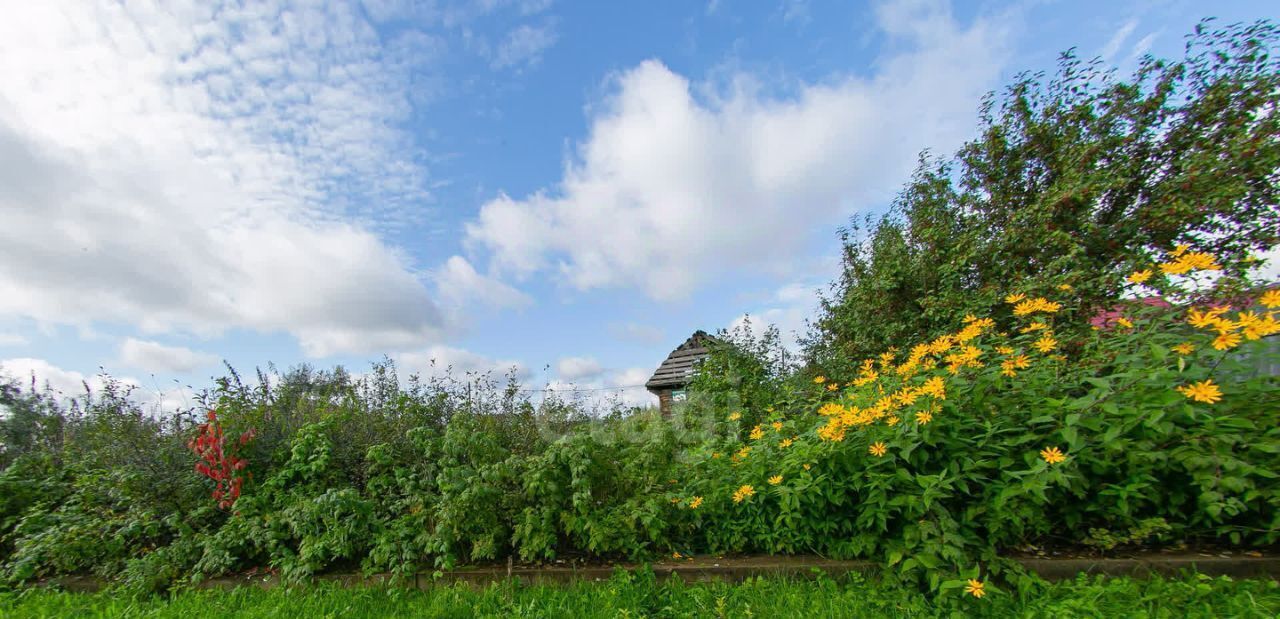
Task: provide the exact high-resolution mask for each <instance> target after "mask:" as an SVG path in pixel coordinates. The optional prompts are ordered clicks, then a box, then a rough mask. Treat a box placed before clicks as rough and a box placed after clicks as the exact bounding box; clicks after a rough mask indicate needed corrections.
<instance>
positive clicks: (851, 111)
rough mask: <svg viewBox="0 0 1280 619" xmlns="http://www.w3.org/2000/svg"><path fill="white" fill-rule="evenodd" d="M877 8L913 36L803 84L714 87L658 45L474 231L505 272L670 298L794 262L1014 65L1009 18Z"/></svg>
mask: <svg viewBox="0 0 1280 619" xmlns="http://www.w3.org/2000/svg"><path fill="white" fill-rule="evenodd" d="M877 16H878V20H879V25H880V28H881V29H882V30H883V31H884V33H885V34H886V35H887V36H888V37H889V39H890V40H891V43H892V45H890V46H889V47H890V48H893V49H898V50H902V51H898V52H896V53H894V54H892V55H889V56H885V57H882V58H879V59H878V60H877V62H876V63H875V68H876V72H875V74H874V75H871V76H858V75H849V76H846V77H844V78H841V79H837V80H832V81H830V82H826V83H819V84H810V85H807V86H803V87H801V88H799V89H798V91H797V92H796V93H795V95H794V96H790V97H781V98H778V97H771V96H769V95H767V94H765V93H764V92H762V91H761V89H760V88H759V87H758V86H757V85H756V83H755V81H754V80H753V79H752V78H751V76H749V75H739V76H737V77H738V79H736V80H734V82H733V86H732V87H731V88H729V89H728V90H727V91H724V92H716V91H712V94H711V96H709V97H705V98H706V99H707V100H706V101H703V100H700V99H699V98H698V97H696V96H695V92H702V91H703V90H706V89H707V87H706V86H705V85H701V84H692V83H691V82H690V80H689V79H688V78H686V77H684V76H681V75H678V74H676V73H674V72H673V71H672V70H671V69H669V68H668V67H667V66H665V65H664V64H662V63H661V62H658V61H656V60H650V61H647V62H644V63H642V64H640V65H639V66H637V67H635V68H633V69H631V70H629V71H626V72H625V73H623V74H621V75H619V76H617V78H616V80H614V85H615V89H614V94H613V95H612V96H611V97H610V98H609V99H608V100H607V101H605V102H604V104H603V105H602V106H599V108H598V112H597V113H595V114H594V116H593V119H592V122H591V127H590V131H589V136H588V138H587V139H586V141H585V142H583V143H581V144H579V145H578V147H577V152H576V155H575V156H574V157H573V158H572V159H571V160H570V161H568V162H566V164H565V169H564V174H563V178H562V179H561V180H560V182H559V183H558V185H557V186H556V187H555V188H554V190H546V191H539V192H537V193H535V194H533V195H530V196H527V197H524V198H522V199H514V198H512V197H510V196H507V195H505V194H503V195H500V196H498V197H497V198H495V199H493V200H491V201H490V202H488V203H486V204H485V205H484V206H483V207H482V208H481V211H480V213H479V216H478V218H477V219H476V220H475V221H473V222H471V223H469V224H468V225H467V239H468V242H469V244H470V246H472V247H484V248H487V249H488V250H489V251H490V253H491V260H492V262H493V265H495V266H496V267H497V268H498V270H499V271H500V272H502V273H506V274H514V275H516V276H521V277H523V276H528V275H530V274H531V273H533V272H535V271H539V270H552V269H553V270H555V271H556V272H558V274H559V275H560V277H561V279H562V280H563V281H564V282H565V283H567V284H568V285H570V286H572V287H575V288H578V289H592V288H600V287H613V286H636V287H640V288H642V289H643V290H645V291H646V292H647V293H648V294H649V295H650V296H651V297H653V298H656V299H674V298H682V297H685V296H687V295H688V294H689V293H690V292H691V291H692V290H693V289H694V288H695V287H696V286H697V285H698V284H699V283H701V282H704V281H706V280H707V279H709V278H711V277H714V276H715V275H717V274H719V273H722V272H724V271H725V270H727V269H730V268H732V269H737V270H744V271H759V270H769V271H773V272H775V273H779V274H786V273H789V272H790V271H791V270H792V269H793V268H794V264H793V263H792V262H791V260H792V258H793V257H794V256H796V255H797V254H798V253H799V251H800V250H801V249H802V246H803V244H804V243H805V242H806V241H807V240H808V239H809V238H810V234H811V233H812V232H813V230H814V229H815V226H818V225H831V224H834V223H836V222H837V221H839V220H840V219H842V218H844V217H846V216H848V215H849V213H850V212H851V211H852V210H855V209H856V208H861V207H866V206H871V205H875V204H878V203H880V202H882V201H883V200H885V199H887V198H888V197H890V196H891V195H892V191H893V190H894V188H896V187H898V186H900V185H901V183H902V182H903V181H904V180H905V179H906V178H907V176H908V174H909V173H910V171H911V169H912V167H913V166H914V164H915V161H916V155H917V153H918V151H919V150H920V149H921V148H924V147H933V148H937V149H942V150H946V149H950V148H952V147H953V146H955V145H957V144H958V143H959V142H960V141H961V140H962V139H963V138H964V137H966V136H967V135H968V134H969V133H970V131H971V127H972V126H973V122H974V120H973V119H974V116H975V112H976V109H977V105H978V102H979V100H980V98H981V96H982V95H983V94H984V93H985V92H986V91H987V90H989V89H990V88H991V87H993V86H994V85H995V84H996V81H997V79H998V77H999V73H1000V69H1001V67H1002V66H1003V64H1004V60H1005V56H1006V50H1007V39H1008V35H1009V32H1008V31H1009V27H1008V23H1007V22H1008V21H1009V19H1008V18H996V17H990V16H984V17H980V18H978V19H977V20H976V21H974V22H973V23H972V24H970V25H968V26H967V27H965V26H962V25H961V24H959V23H957V22H956V20H955V19H954V18H953V17H952V15H951V13H950V11H949V10H948V9H947V7H945V6H943V5H939V4H937V3H912V4H906V5H904V4H886V5H882V6H881V7H880V8H879V10H878V12H877Z"/></svg>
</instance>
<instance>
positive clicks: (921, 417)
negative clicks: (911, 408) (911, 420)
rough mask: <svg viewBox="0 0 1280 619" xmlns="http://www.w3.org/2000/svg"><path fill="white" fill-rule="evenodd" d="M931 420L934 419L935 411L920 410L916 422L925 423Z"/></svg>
mask: <svg viewBox="0 0 1280 619" xmlns="http://www.w3.org/2000/svg"><path fill="white" fill-rule="evenodd" d="M930 421H933V413H931V412H929V411H918V412H917V413H916V423H918V424H920V425H924V424H926V423H929V422H930Z"/></svg>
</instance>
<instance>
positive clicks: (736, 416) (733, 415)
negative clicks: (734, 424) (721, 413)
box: [729, 411, 742, 421]
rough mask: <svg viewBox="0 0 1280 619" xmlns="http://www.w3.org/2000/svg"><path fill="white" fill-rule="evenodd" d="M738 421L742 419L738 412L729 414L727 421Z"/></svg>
mask: <svg viewBox="0 0 1280 619" xmlns="http://www.w3.org/2000/svg"><path fill="white" fill-rule="evenodd" d="M739 419H742V413H739V412H738V411H734V412H732V413H729V421H737V420H739Z"/></svg>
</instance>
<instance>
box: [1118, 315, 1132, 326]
mask: <svg viewBox="0 0 1280 619" xmlns="http://www.w3.org/2000/svg"><path fill="white" fill-rule="evenodd" d="M1116 324H1118V325H1120V327H1121V328H1124V329H1132V328H1133V321H1132V320H1129V319H1128V318H1125V317H1124V316H1121V317H1119V318H1117V319H1116Z"/></svg>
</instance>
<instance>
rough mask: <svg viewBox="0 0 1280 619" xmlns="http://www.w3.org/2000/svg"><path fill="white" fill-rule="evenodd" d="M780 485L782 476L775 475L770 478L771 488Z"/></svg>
mask: <svg viewBox="0 0 1280 619" xmlns="http://www.w3.org/2000/svg"><path fill="white" fill-rule="evenodd" d="M780 483H782V476H781V475H774V476H773V477H770V478H769V485H770V486H776V485H778V484H780Z"/></svg>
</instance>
